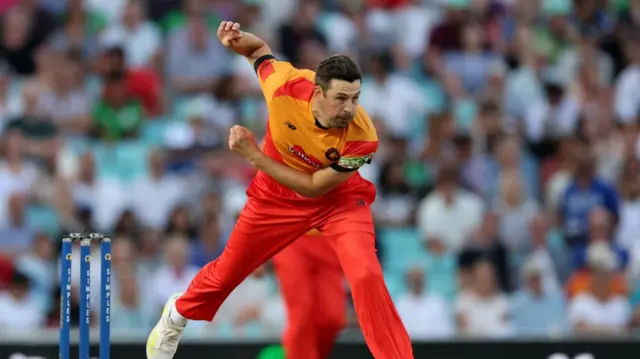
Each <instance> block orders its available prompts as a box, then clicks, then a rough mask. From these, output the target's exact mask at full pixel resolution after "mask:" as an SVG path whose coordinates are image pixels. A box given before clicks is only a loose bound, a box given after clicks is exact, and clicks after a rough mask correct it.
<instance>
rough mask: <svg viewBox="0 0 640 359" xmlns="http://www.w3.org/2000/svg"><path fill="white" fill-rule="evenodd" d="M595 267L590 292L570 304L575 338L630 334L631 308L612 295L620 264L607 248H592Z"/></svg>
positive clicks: (625, 300) (620, 297) (591, 254)
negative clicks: (628, 325) (627, 331)
mask: <svg viewBox="0 0 640 359" xmlns="http://www.w3.org/2000/svg"><path fill="white" fill-rule="evenodd" d="M588 255H589V259H590V261H591V262H592V263H593V267H592V268H593V272H592V273H593V277H592V281H591V287H590V292H585V293H583V294H580V295H578V296H576V297H574V298H573V299H572V300H571V302H570V303H569V319H570V321H571V324H572V325H573V330H574V332H575V334H578V335H594V334H595V335H599V336H615V335H620V334H622V333H624V332H626V330H627V324H628V323H629V321H630V319H631V307H630V305H629V303H628V301H627V299H626V298H624V297H623V296H621V295H620V294H617V293H615V292H612V290H611V288H612V284H613V281H614V280H615V279H614V278H615V277H614V274H615V273H616V268H618V266H619V264H618V263H616V262H617V260H616V257H615V254H614V253H613V252H612V251H611V249H610V248H609V247H608V246H607V245H606V244H602V243H601V244H597V245H594V246H593V247H591V248H590V250H589V254H588Z"/></svg>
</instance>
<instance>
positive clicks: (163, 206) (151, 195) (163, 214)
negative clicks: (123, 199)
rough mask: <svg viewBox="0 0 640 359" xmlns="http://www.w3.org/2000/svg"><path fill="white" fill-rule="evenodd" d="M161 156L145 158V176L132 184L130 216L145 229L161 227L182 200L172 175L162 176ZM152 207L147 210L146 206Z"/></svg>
mask: <svg viewBox="0 0 640 359" xmlns="http://www.w3.org/2000/svg"><path fill="white" fill-rule="evenodd" d="M164 161H165V157H164V154H163V153H161V152H159V151H152V152H151V153H150V154H149V157H148V173H149V174H148V176H145V177H142V178H140V179H138V180H137V181H136V182H135V183H134V184H133V188H134V191H133V195H132V196H131V203H132V208H133V213H134V214H135V216H136V218H139V219H140V222H141V223H142V224H143V225H144V226H146V227H149V228H155V229H158V228H162V226H163V225H164V224H165V223H167V220H168V219H169V215H170V213H171V211H172V210H173V209H174V208H175V207H176V206H177V205H178V204H179V203H180V202H182V201H183V200H184V198H185V196H186V195H185V188H184V187H183V183H182V182H181V180H180V179H179V178H177V177H176V176H172V175H169V174H167V173H166V168H165V162H164ZM151 202H153V203H154V205H153V206H152V207H149V203H151Z"/></svg>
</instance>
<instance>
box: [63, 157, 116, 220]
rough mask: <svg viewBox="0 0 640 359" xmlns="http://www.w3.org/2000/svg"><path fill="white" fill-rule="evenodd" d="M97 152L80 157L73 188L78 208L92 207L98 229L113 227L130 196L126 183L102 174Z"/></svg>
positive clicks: (72, 181) (71, 188) (93, 217)
mask: <svg viewBox="0 0 640 359" xmlns="http://www.w3.org/2000/svg"><path fill="white" fill-rule="evenodd" d="M96 166H97V164H96V159H95V156H94V155H93V153H91V152H84V153H83V154H82V155H81V156H80V159H79V164H78V171H77V174H76V175H75V176H74V178H73V179H72V180H71V183H70V186H69V191H70V194H71V197H72V200H73V202H74V204H75V206H76V208H78V209H80V210H83V209H87V210H89V211H91V218H92V219H93V223H88V224H90V225H91V226H95V228H97V229H106V228H113V226H114V225H115V224H116V221H117V220H118V218H119V217H120V214H121V212H122V211H124V209H125V207H126V205H127V201H128V198H126V196H125V195H124V193H123V190H124V189H123V188H122V186H121V185H120V184H119V183H118V182H117V181H114V180H112V179H107V178H100V176H99V174H98V173H97V171H98V170H97V168H96Z"/></svg>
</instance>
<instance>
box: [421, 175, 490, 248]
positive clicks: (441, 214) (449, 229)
mask: <svg viewBox="0 0 640 359" xmlns="http://www.w3.org/2000/svg"><path fill="white" fill-rule="evenodd" d="M459 179H460V175H459V172H458V170H457V169H456V168H454V167H446V166H445V167H443V168H441V169H440V173H439V174H438V179H437V182H436V188H435V190H434V191H433V192H432V193H431V194H430V195H428V196H427V197H426V198H425V199H423V200H422V202H421V203H420V205H419V206H418V210H417V222H418V227H419V228H420V229H421V231H422V234H423V236H424V238H425V240H426V241H427V244H428V246H429V248H430V249H431V250H435V251H436V252H437V251H439V250H449V251H453V252H457V251H458V250H459V249H460V248H462V247H463V246H464V244H465V243H466V242H467V240H468V238H469V236H470V235H471V233H472V232H473V231H474V230H476V229H477V228H478V226H479V225H480V223H481V221H482V216H483V212H484V205H483V203H482V200H481V199H480V197H479V196H477V195H476V194H473V193H471V192H468V191H466V190H464V189H462V188H461V187H460V185H459Z"/></svg>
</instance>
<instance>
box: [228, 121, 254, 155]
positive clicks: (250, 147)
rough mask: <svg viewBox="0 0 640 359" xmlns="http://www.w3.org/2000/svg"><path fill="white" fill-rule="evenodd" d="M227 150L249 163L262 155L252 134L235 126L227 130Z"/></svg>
mask: <svg viewBox="0 0 640 359" xmlns="http://www.w3.org/2000/svg"><path fill="white" fill-rule="evenodd" d="M229 148H230V149H231V151H233V152H235V153H237V154H239V155H240V156H242V158H244V159H246V160H248V161H249V162H251V161H253V159H255V158H256V156H259V155H261V154H262V151H261V150H260V148H259V147H258V144H257V143H256V138H255V137H254V136H253V133H251V131H249V130H247V129H246V128H244V127H242V126H237V125H236V126H233V127H231V129H230V130H229Z"/></svg>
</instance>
